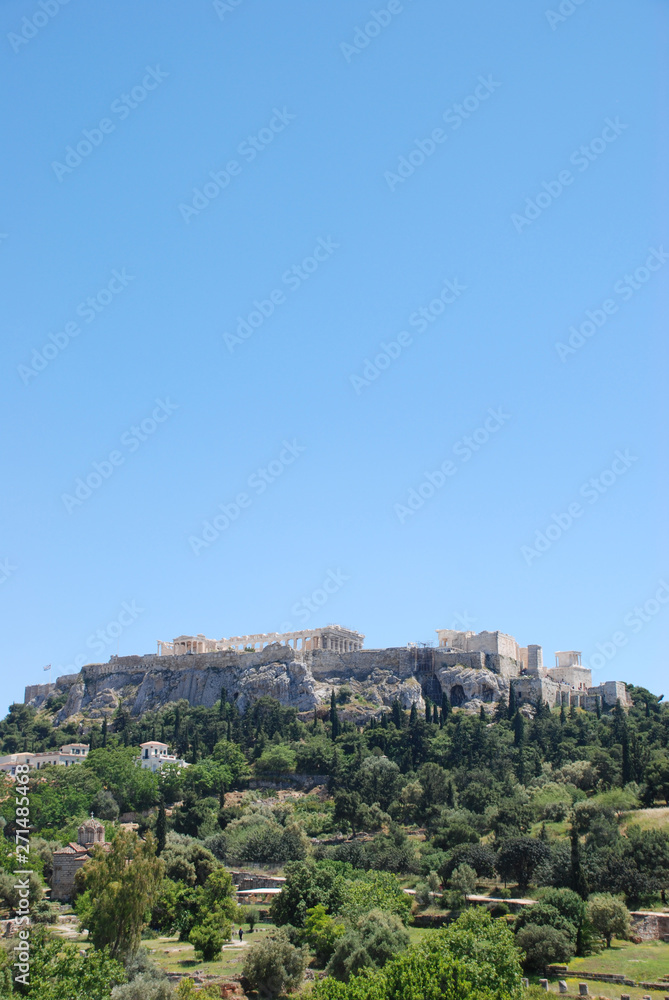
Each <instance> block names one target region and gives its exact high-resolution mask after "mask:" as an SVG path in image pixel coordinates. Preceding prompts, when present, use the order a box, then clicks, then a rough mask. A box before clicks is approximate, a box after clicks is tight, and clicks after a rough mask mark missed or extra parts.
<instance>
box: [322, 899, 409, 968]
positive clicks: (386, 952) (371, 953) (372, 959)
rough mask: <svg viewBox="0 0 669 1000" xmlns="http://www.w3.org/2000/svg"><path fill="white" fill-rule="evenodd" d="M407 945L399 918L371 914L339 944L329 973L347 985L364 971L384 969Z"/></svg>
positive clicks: (362, 917)
mask: <svg viewBox="0 0 669 1000" xmlns="http://www.w3.org/2000/svg"><path fill="white" fill-rule="evenodd" d="M408 945H409V935H408V933H407V931H406V930H405V928H404V925H403V924H402V921H401V920H399V918H398V917H396V916H394V915H393V914H392V913H386V912H384V911H383V910H370V912H369V913H366V914H364V915H363V916H361V917H360V918H359V919H358V921H357V923H356V925H355V927H352V928H351V929H350V930H348V931H347V932H346V933H345V934H344V935H343V936H342V937H341V938H340V939H339V941H337V943H336V947H335V949H334V953H333V955H332V957H331V959H330V961H329V962H328V965H327V969H326V972H327V974H328V975H329V976H334V977H335V978H336V979H340V980H343V981H345V980H347V979H348V978H349V977H350V976H352V975H356V974H357V973H359V972H360V971H361V970H362V969H365V968H377V969H378V968H382V967H383V966H384V965H385V964H386V962H387V961H388V960H389V959H391V958H393V956H395V955H397V954H399V953H400V952H402V951H405V950H406V948H407V947H408Z"/></svg>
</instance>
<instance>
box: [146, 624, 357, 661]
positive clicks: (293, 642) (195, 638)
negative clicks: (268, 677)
mask: <svg viewBox="0 0 669 1000" xmlns="http://www.w3.org/2000/svg"><path fill="white" fill-rule="evenodd" d="M364 639H365V637H364V635H363V634H362V632H356V631H354V630H353V629H348V628H344V627H343V626H342V625H325V626H324V627H323V628H313V629H302V630H301V631H297V632H257V633H255V634H251V635H233V636H230V638H229V639H207V637H206V636H205V635H203V634H202V633H198V635H179V636H177V638H176V639H173V640H172V642H165V641H164V640H161V639H159V640H158V655H159V656H182V655H183V654H184V653H216V652H218V651H219V650H223V649H234V650H237V651H238V652H243V651H244V650H245V649H264V648H265V646H269V645H270V644H271V643H273V642H278V643H280V644H281V645H282V646H292V647H293V649H304V650H307V649H331V650H333V651H334V652H338V653H353V652H356V651H357V650H359V649H362V646H363V642H364Z"/></svg>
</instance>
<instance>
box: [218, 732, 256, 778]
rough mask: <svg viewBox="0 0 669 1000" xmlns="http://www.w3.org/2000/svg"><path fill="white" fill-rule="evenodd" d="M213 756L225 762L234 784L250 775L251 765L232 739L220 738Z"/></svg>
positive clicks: (220, 762) (222, 762)
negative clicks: (249, 765)
mask: <svg viewBox="0 0 669 1000" xmlns="http://www.w3.org/2000/svg"><path fill="white" fill-rule="evenodd" d="M229 731H230V723H228V732H229ZM212 757H213V759H214V760H215V761H217V762H218V763H219V764H224V765H225V766H226V767H227V769H228V771H229V772H230V780H231V782H232V785H233V786H234V785H236V784H238V783H239V782H240V781H243V780H244V778H246V777H247V776H248V773H249V767H248V764H247V762H246V757H245V756H244V754H243V753H242V751H241V750H240V748H239V747H238V746H237V744H236V743H232V742H231V741H230V739H229V738H228V739H227V740H219V741H218V743H217V744H216V746H215V747H214V750H213V753H212Z"/></svg>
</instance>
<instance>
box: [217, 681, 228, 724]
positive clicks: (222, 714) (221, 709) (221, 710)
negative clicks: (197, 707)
mask: <svg viewBox="0 0 669 1000" xmlns="http://www.w3.org/2000/svg"><path fill="white" fill-rule="evenodd" d="M227 701H228V693H227V691H226V690H225V688H224V687H222V688H221V701H220V703H219V706H218V717H219V719H223V718H225V709H226V705H227Z"/></svg>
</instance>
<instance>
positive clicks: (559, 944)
mask: <svg viewBox="0 0 669 1000" xmlns="http://www.w3.org/2000/svg"><path fill="white" fill-rule="evenodd" d="M516 944H517V945H518V947H519V948H521V949H522V951H524V952H525V968H526V969H527V970H528V971H529V970H530V969H536V970H541V969H544V968H545V967H546V966H547V965H549V964H551V963H552V962H568V961H569V959H570V958H572V956H573V954H574V949H573V946H572V943H571V941H570V940H569V938H568V937H567V935H566V934H565V932H564V931H559V930H557V929H556V928H555V927H551V926H550V925H549V924H543V925H541V926H540V925H539V924H527V925H526V926H525V927H522V928H521V929H520V930H519V931H518V933H517V934H516Z"/></svg>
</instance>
